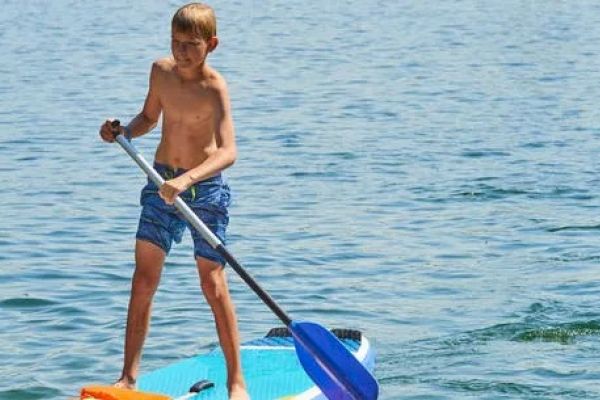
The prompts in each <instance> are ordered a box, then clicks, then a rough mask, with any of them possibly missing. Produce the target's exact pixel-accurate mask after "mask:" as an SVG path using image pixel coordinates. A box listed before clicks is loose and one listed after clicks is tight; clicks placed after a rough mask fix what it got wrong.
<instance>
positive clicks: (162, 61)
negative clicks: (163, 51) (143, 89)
mask: <svg viewBox="0 0 600 400" xmlns="http://www.w3.org/2000/svg"><path fill="white" fill-rule="evenodd" d="M174 68H175V60H173V58H172V57H164V58H159V59H158V60H155V61H154V62H153V63H152V72H153V73H160V72H162V73H169V72H173V69H174Z"/></svg>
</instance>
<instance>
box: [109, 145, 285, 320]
mask: <svg viewBox="0 0 600 400" xmlns="http://www.w3.org/2000/svg"><path fill="white" fill-rule="evenodd" d="M115 140H116V141H117V142H118V143H119V144H120V145H121V147H122V148H123V149H124V150H125V152H127V154H129V156H130V157H131V158H133V160H134V161H135V162H136V163H137V165H139V167H140V168H141V169H142V170H143V171H144V172H145V173H146V175H147V176H148V178H150V180H151V181H152V182H154V184H155V185H156V186H157V187H159V188H160V187H161V186H162V185H163V184H164V183H165V180H164V179H163V177H162V176H160V174H159V173H158V172H156V170H155V169H154V168H153V167H152V166H151V165H150V164H149V163H148V161H146V159H145V158H144V157H143V156H142V154H141V153H140V152H139V151H138V150H137V149H136V148H135V147H134V146H133V145H132V144H131V143H130V142H129V141H128V140H127V139H126V138H125V137H124V136H123V135H121V134H119V135H116V137H115ZM175 207H176V208H177V210H178V211H179V212H180V213H181V214H182V215H183V217H184V218H185V219H186V220H187V221H188V222H189V223H190V224H192V226H193V227H194V228H195V229H196V230H197V231H198V232H199V233H200V235H202V237H203V238H204V240H206V242H208V244H209V245H210V246H211V247H212V248H213V249H215V250H216V251H218V252H219V254H221V255H222V256H223V258H225V260H226V261H227V263H228V264H229V265H230V266H231V267H232V268H233V269H234V270H235V272H237V274H238V275H239V276H240V278H242V279H243V280H244V282H246V284H247V285H248V286H250V288H251V289H252V290H253V291H254V293H256V295H257V296H258V297H260V299H261V300H262V301H263V302H264V303H265V304H266V305H267V306H268V307H269V308H270V309H271V311H273V312H274V313H275V315H277V317H279V319H280V320H281V321H282V322H283V323H284V324H285V326H289V325H290V323H291V322H292V320H291V318H290V317H289V316H288V315H287V314H286V313H285V311H283V310H282V309H281V307H279V305H278V304H277V303H276V302H275V300H273V298H272V297H271V296H270V295H269V294H268V293H267V292H265V290H264V289H263V288H262V287H260V285H259V284H258V283H257V282H256V281H255V280H254V278H253V277H252V276H251V275H250V274H248V272H246V270H245V269H244V268H243V267H242V266H241V264H240V263H239V262H238V261H237V260H236V259H235V257H233V255H232V254H231V253H230V252H229V250H227V248H225V246H224V245H223V243H222V242H221V241H220V240H219V238H218V237H217V236H216V235H215V234H214V233H212V231H211V230H210V229H208V227H207V226H206V225H205V224H204V222H202V221H201V220H200V218H198V216H197V215H196V214H195V213H194V212H193V211H192V210H191V209H190V207H189V206H188V205H187V204H186V203H185V202H184V201H183V200H182V199H181V197H179V196H177V199H176V200H175Z"/></svg>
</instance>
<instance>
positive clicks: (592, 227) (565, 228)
mask: <svg viewBox="0 0 600 400" xmlns="http://www.w3.org/2000/svg"><path fill="white" fill-rule="evenodd" d="M597 230H600V224H598V225H567V226H560V227H558V228H549V229H548V232H560V231H597Z"/></svg>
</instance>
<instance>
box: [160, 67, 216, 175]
mask: <svg viewBox="0 0 600 400" xmlns="http://www.w3.org/2000/svg"><path fill="white" fill-rule="evenodd" d="M158 66H159V67H160V68H159V70H160V74H158V79H157V80H156V88H155V89H156V90H157V94H158V96H159V98H160V102H161V106H162V116H163V120H162V137H161V141H160V144H159V145H158V148H157V150H156V155H155V160H156V161H157V162H159V163H161V164H166V165H169V166H171V167H174V168H185V169H191V168H194V167H196V166H198V165H200V164H201V163H202V162H203V161H204V160H206V158H207V157H208V156H209V155H210V154H211V153H212V152H214V151H216V149H217V142H216V135H215V132H216V128H217V127H216V117H217V112H218V107H217V94H216V91H215V87H214V84H215V80H217V79H219V76H218V74H217V73H216V71H214V70H212V69H210V68H208V72H209V74H208V77H206V78H203V79H202V80H199V81H187V80H183V79H182V78H181V77H180V76H179V75H178V74H177V71H176V68H177V67H176V65H175V62H174V60H173V59H172V58H165V59H162V60H160V61H158Z"/></svg>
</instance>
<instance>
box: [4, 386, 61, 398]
mask: <svg viewBox="0 0 600 400" xmlns="http://www.w3.org/2000/svg"><path fill="white" fill-rule="evenodd" d="M59 395H61V392H60V391H59V390H57V389H54V388H50V387H47V386H32V387H28V388H18V389H8V390H2V391H0V399H10V400H37V399H40V400H41V399H50V398H57V397H58V396H59Z"/></svg>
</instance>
